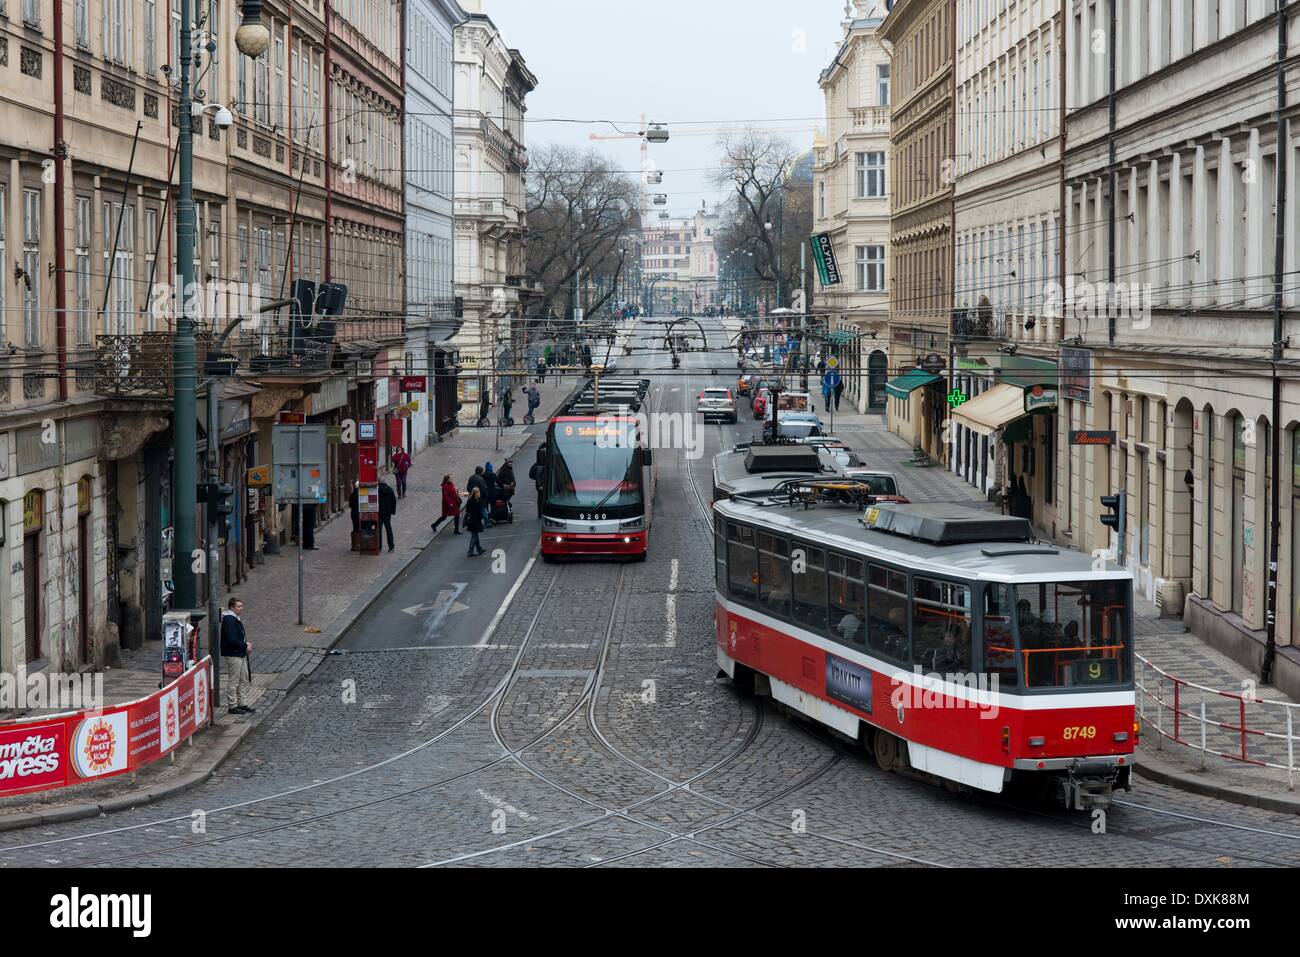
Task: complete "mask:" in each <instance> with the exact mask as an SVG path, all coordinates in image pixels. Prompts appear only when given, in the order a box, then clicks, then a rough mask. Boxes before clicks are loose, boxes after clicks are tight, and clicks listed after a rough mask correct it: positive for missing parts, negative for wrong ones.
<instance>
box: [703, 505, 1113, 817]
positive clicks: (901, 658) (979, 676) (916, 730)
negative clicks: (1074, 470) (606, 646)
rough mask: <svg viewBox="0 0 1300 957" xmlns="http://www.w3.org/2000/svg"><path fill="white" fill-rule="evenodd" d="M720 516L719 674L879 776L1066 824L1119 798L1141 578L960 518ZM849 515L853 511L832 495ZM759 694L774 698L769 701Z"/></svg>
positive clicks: (999, 523)
mask: <svg viewBox="0 0 1300 957" xmlns="http://www.w3.org/2000/svg"><path fill="white" fill-rule="evenodd" d="M819 484H822V483H812V485H811V486H810V487H805V488H804V489H802V490H800V491H799V492H798V493H795V494H789V495H767V496H762V495H754V496H750V497H746V496H741V497H738V498H736V499H732V500H727V501H719V502H716V503H714V533H715V551H714V554H715V558H716V564H717V586H716V606H715V613H714V624H715V632H716V635H715V637H716V641H717V657H718V665H719V667H720V668H722V669H723V670H724V671H725V672H726V673H727V674H728V675H729V676H730V677H731V678H732V680H733V681H734V682H735V683H736V685H737V686H738V687H741V688H751V687H755V686H757V687H759V688H760V689H762V690H766V689H770V693H771V695H772V697H774V698H775V699H776V700H778V701H780V702H782V703H783V704H785V705H786V706H788V707H790V708H792V709H795V710H797V711H800V712H802V713H804V714H806V715H808V716H809V717H811V718H813V719H814V720H816V721H818V722H820V723H821V724H824V725H826V726H828V727H830V728H832V729H834V730H835V731H837V732H839V733H840V734H842V735H845V736H847V737H849V738H851V739H853V740H855V741H861V742H862V743H863V744H865V745H866V746H867V747H868V748H870V749H871V750H872V751H874V753H875V755H876V759H877V761H878V763H879V764H880V765H881V766H882V767H884V768H886V769H895V770H907V769H912V770H915V771H920V772H925V773H927V774H929V775H933V776H936V777H938V778H943V779H947V780H949V781H953V782H956V783H958V784H960V785H965V786H968V787H971V788H975V789H979V790H983V791H990V792H1002V791H1003V790H1005V789H1006V788H1007V787H1008V785H1010V784H1011V783H1012V782H1015V783H1016V784H1017V785H1027V786H1028V787H1030V788H1035V789H1041V790H1038V793H1039V794H1042V795H1043V796H1047V795H1049V794H1054V795H1055V796H1056V797H1058V798H1059V799H1060V800H1061V801H1062V802H1063V803H1064V804H1065V805H1066V806H1067V807H1071V808H1076V809H1080V810H1085V809H1089V808H1094V807H1104V806H1105V805H1107V804H1108V803H1109V801H1110V797H1111V793H1112V792H1113V790H1114V789H1116V788H1124V789H1127V788H1128V786H1129V775H1130V772H1131V769H1132V765H1133V751H1134V748H1135V746H1136V744H1137V731H1138V728H1137V724H1136V723H1135V719H1134V688H1133V641H1132V591H1133V582H1132V575H1131V574H1130V573H1129V572H1127V571H1122V570H1118V569H1116V568H1114V567H1110V568H1103V570H1094V567H1093V562H1092V560H1091V559H1090V558H1088V557H1087V556H1084V555H1082V554H1080V553H1078V552H1070V551H1063V550H1060V549H1057V548H1054V547H1051V546H1049V545H1044V544H1037V543H1035V542H1034V541H1033V540H1032V535H1031V530H1030V526H1029V523H1028V522H1027V521H1026V520H1024V519H1019V518H1011V517H1007V516H1002V515H998V514H994V513H988V512H983V511H978V510H975V509H970V508H963V507H960V506H945V505H940V506H925V505H879V506H872V507H869V508H867V509H866V510H865V514H864V513H863V511H861V510H859V509H857V508H854V507H851V506H846V505H844V504H836V502H835V501H834V499H835V498H836V496H834V495H831V496H822V495H820V494H819V492H820V491H824V490H821V489H819V488H817V486H818V485H819ZM839 498H840V499H841V501H842V496H839ZM764 686H765V687H764Z"/></svg>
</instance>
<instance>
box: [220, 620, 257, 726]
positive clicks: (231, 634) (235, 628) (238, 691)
mask: <svg viewBox="0 0 1300 957" xmlns="http://www.w3.org/2000/svg"><path fill="white" fill-rule="evenodd" d="M243 613H244V603H243V602H242V601H240V600H239V599H238V598H232V599H230V601H229V603H228V604H227V610H226V612H225V613H224V614H223V615H222V616H221V660H222V662H223V663H224V665H225V670H226V705H227V707H228V709H229V713H230V714H252V713H253V712H254V711H256V710H257V709H256V708H250V707H248V705H246V704H244V700H245V699H246V698H248V697H249V694H250V693H251V691H252V678H251V676H250V672H249V670H248V653H249V652H250V651H252V650H253V646H252V644H251V643H250V642H249V641H248V640H247V638H246V637H245V635H244V622H243V621H242V620H241V618H240V615H242V614H243Z"/></svg>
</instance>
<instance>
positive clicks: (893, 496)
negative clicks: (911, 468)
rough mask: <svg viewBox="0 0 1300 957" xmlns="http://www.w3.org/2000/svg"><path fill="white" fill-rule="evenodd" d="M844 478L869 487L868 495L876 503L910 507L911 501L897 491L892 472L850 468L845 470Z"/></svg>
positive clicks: (896, 483)
mask: <svg viewBox="0 0 1300 957" xmlns="http://www.w3.org/2000/svg"><path fill="white" fill-rule="evenodd" d="M844 474H845V476H846V477H848V478H851V479H855V480H857V481H859V482H863V483H864V484H866V485H869V486H870V487H871V492H870V493H869V494H870V495H871V496H872V498H874V499H875V501H877V502H891V503H894V504H898V505H910V504H911V501H910V500H909V499H908V498H907V497H906V496H905V495H903V494H902V493H901V492H899V491H898V481H897V480H896V479H895V478H894V475H893V473H892V472H882V471H880V470H878V469H866V468H850V469H845V470H844Z"/></svg>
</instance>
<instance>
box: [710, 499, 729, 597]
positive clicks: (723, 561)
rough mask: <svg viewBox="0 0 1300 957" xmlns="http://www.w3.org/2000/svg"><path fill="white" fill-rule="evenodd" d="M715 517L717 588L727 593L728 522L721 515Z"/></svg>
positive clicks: (714, 555) (714, 542)
mask: <svg viewBox="0 0 1300 957" xmlns="http://www.w3.org/2000/svg"><path fill="white" fill-rule="evenodd" d="M713 518H714V522H713V526H714V528H713V560H714V564H715V565H716V567H717V578H716V581H717V588H718V591H720V592H722V593H723V594H724V595H725V594H726V592H727V523H726V522H725V521H724V520H723V518H722V516H721V515H715V516H714V517H713Z"/></svg>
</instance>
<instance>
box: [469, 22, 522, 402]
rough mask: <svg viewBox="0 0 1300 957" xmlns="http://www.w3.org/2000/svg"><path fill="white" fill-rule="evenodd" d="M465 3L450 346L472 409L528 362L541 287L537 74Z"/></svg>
mask: <svg viewBox="0 0 1300 957" xmlns="http://www.w3.org/2000/svg"><path fill="white" fill-rule="evenodd" d="M461 7H462V8H463V9H464V11H465V12H466V14H468V18H467V19H466V20H465V21H464V22H463V23H462V24H461V25H460V26H458V27H457V28H456V35H455V39H456V49H455V54H454V56H455V85H456V89H455V114H456V123H455V131H456V150H455V153H456V159H455V162H456V166H455V169H456V173H455V187H454V188H455V219H456V245H455V287H456V295H457V296H459V297H461V298H462V299H463V300H464V310H465V316H464V323H463V325H462V326H461V329H460V331H459V332H457V333H456V335H455V336H454V337H453V338H452V339H451V340H450V344H451V346H453V347H454V348H456V349H457V350H458V353H459V358H460V366H461V370H460V376H459V381H458V383H457V389H458V399H459V401H461V402H463V403H464V404H465V406H466V410H467V411H468V410H469V409H470V408H471V407H477V406H478V405H479V404H480V402H481V400H482V397H483V395H484V394H485V393H486V392H487V391H488V390H491V389H495V390H496V392H497V393H498V396H499V393H500V392H501V390H502V389H504V388H508V387H509V385H510V384H511V381H510V380H509V379H506V378H502V376H501V375H500V373H502V372H507V371H510V370H511V369H512V368H515V367H516V366H517V365H519V364H522V361H523V359H522V356H523V344H524V343H523V323H522V322H520V321H519V320H521V319H522V318H523V317H524V313H525V309H526V307H527V304H528V302H529V301H530V298H531V296H532V294H533V292H534V289H533V286H532V283H531V282H530V281H529V280H528V279H526V277H525V273H526V272H527V262H526V259H525V255H524V231H525V229H526V228H527V225H528V223H527V210H526V205H527V204H526V202H525V198H524V197H525V195H526V189H525V183H524V177H525V173H526V171H527V169H528V151H527V149H526V148H525V146H524V113H525V110H526V106H525V101H526V99H527V96H528V94H529V93H531V92H532V91H533V90H534V89H535V88H536V86H537V78H536V77H535V76H534V75H533V74H532V72H531V71H530V70H529V69H528V66H527V64H526V63H525V62H524V58H523V56H522V55H521V54H520V53H519V51H518V50H515V49H512V48H510V47H508V46H507V45H506V42H505V39H504V38H503V37H502V36H501V32H500V31H499V30H498V29H497V26H496V24H494V23H493V22H492V20H491V19H490V18H489V17H488V16H487V15H486V14H484V13H483V12H482V10H481V3H480V2H479V0H462V2H461ZM492 401H493V402H494V403H495V402H496V401H497V399H496V398H493V400H492ZM471 404H472V405H471ZM470 414H471V415H472V413H470ZM468 417H469V416H468V415H467V418H468Z"/></svg>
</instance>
